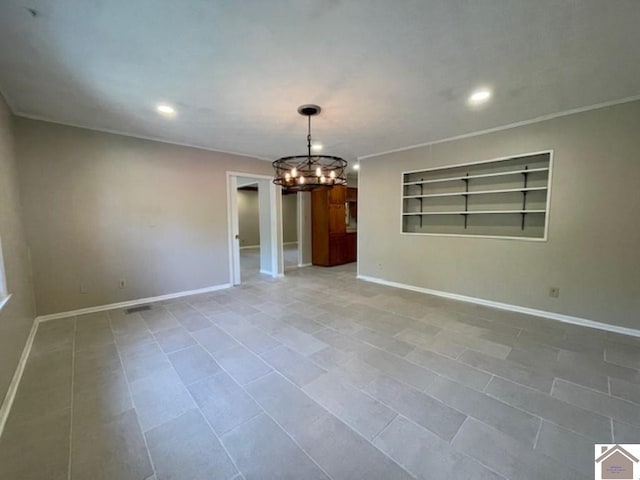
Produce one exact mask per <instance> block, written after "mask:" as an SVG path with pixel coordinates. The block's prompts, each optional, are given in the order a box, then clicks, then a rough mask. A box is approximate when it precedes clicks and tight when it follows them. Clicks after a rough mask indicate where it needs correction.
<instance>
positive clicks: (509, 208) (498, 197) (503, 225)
mask: <svg viewBox="0 0 640 480" xmlns="http://www.w3.org/2000/svg"><path fill="white" fill-rule="evenodd" d="M551 157H552V152H551V151H550V150H548V151H544V152H535V153H530V154H525V155H519V156H511V157H505V158H499V159H495V160H487V161H482V162H475V163H467V164H464V165H452V166H450V167H436V168H430V169H425V170H413V171H410V172H404V173H403V174H402V195H401V199H402V201H401V205H402V212H401V214H402V233H411V234H424V235H455V236H465V235H466V236H479V237H487V236H488V237H495V238H499V237H504V238H524V239H533V240H535V239H538V240H540V239H543V240H544V239H546V236H547V225H548V212H549V198H550V188H551V172H552V158H551ZM456 182H459V183H456ZM534 194H535V195H534ZM492 195H493V197H492ZM438 199H442V200H440V201H439V200H438ZM487 208H490V209H492V210H487ZM438 210H441V211H438ZM482 216H488V219H483V218H482Z"/></svg>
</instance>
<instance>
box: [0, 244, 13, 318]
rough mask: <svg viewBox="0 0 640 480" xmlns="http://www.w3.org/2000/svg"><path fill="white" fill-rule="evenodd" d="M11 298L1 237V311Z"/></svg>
mask: <svg viewBox="0 0 640 480" xmlns="http://www.w3.org/2000/svg"><path fill="white" fill-rule="evenodd" d="M10 298H11V294H10V293H9V290H8V288H7V276H6V274H5V266H4V257H3V256H2V238H1V237H0V310H2V308H3V307H4V306H5V305H6V304H7V302H8V301H9V299H10Z"/></svg>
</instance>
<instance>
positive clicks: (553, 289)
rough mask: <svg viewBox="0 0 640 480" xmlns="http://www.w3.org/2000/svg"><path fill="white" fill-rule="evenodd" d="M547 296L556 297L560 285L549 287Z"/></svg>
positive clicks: (558, 293) (558, 294)
mask: <svg viewBox="0 0 640 480" xmlns="http://www.w3.org/2000/svg"><path fill="white" fill-rule="evenodd" d="M549 296H550V297H551V298H558V297H559V296H560V287H551V288H549Z"/></svg>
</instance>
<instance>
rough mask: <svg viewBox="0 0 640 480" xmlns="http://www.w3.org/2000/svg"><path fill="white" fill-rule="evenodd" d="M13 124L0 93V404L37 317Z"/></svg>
mask: <svg viewBox="0 0 640 480" xmlns="http://www.w3.org/2000/svg"><path fill="white" fill-rule="evenodd" d="M12 127H13V125H12V118H11V114H10V113H9V110H8V108H7V106H6V104H5V103H4V99H3V98H2V96H1V95H0V239H1V240H2V253H3V256H4V264H5V272H6V278H7V289H8V291H9V293H10V294H11V299H10V300H9V302H8V303H7V304H6V305H5V306H4V308H2V310H0V404H1V403H2V400H3V399H4V397H5V394H6V393H7V389H8V388H9V384H10V382H11V378H12V377H13V374H14V372H15V370H16V366H17V365H18V361H19V359H20V355H21V354H22V349H23V348H24V346H25V343H26V340H27V337H28V335H29V331H30V330H31V326H32V325H33V319H34V317H35V314H34V306H33V290H32V288H31V278H30V273H29V260H28V250H27V244H26V241H25V236H24V230H23V227H22V221H21V218H20V217H21V210H22V206H21V203H20V195H19V188H18V171H17V165H16V157H15V154H14V142H13V128H12Z"/></svg>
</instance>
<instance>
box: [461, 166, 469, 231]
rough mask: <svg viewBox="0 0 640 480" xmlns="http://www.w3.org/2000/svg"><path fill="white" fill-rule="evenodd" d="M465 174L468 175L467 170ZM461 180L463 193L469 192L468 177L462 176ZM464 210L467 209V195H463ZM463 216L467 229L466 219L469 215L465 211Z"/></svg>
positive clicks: (466, 210)
mask: <svg viewBox="0 0 640 480" xmlns="http://www.w3.org/2000/svg"><path fill="white" fill-rule="evenodd" d="M466 176H467V177H468V176H469V172H467V173H466ZM462 181H463V182H464V193H469V179H468V178H463V179H462ZM464 211H465V212H468V211H469V195H465V196H464ZM463 217H464V229H465V230H466V229H467V219H468V218H469V215H467V214H466V213H465V214H464V215H463Z"/></svg>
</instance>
